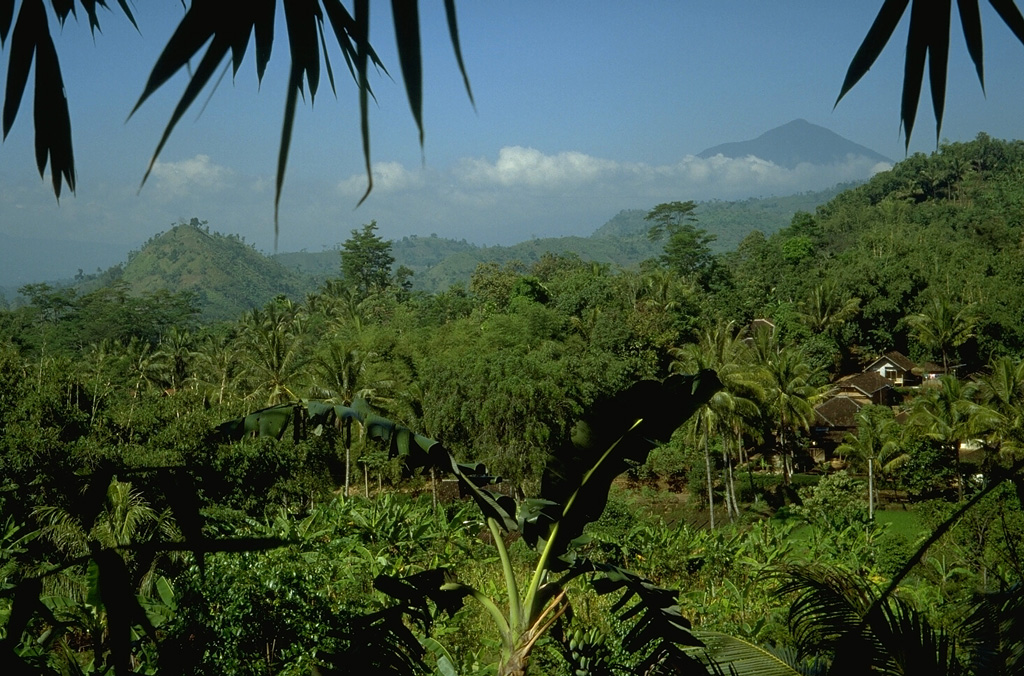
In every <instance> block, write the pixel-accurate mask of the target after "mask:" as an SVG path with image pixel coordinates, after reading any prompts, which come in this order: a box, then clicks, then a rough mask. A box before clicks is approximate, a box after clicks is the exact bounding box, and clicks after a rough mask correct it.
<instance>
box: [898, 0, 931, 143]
mask: <svg viewBox="0 0 1024 676" xmlns="http://www.w3.org/2000/svg"><path fill="white" fill-rule="evenodd" d="M925 4H926V3H925V2H922V1H921V0H918V1H917V2H915V3H914V5H913V6H912V7H911V8H910V32H909V34H908V35H907V55H906V60H905V61H904V66H903V96H902V101H901V103H900V120H901V124H902V126H903V132H904V135H905V137H906V149H907V151H908V152H909V151H910V137H911V136H912V135H913V131H914V119H915V118H916V117H917V103H918V101H919V100H920V98H921V82H922V80H923V79H924V60H925V55H926V54H927V51H928V28H927V24H928V9H927V8H926V7H925Z"/></svg>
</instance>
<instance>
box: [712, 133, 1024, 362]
mask: <svg viewBox="0 0 1024 676" xmlns="http://www.w3.org/2000/svg"><path fill="white" fill-rule="evenodd" d="M1022 179H1024V142H1022V141H1000V140H995V139H991V138H989V137H988V136H987V135H985V134H980V135H979V136H978V138H977V139H976V140H974V141H971V142H968V143H955V144H949V145H944V146H942V147H941V148H940V149H939V151H938V152H936V153H933V154H932V155H930V156H925V155H923V154H920V153H919V154H916V155H913V156H912V157H909V158H907V159H906V160H904V161H902V162H900V163H898V164H897V165H896V166H895V167H894V168H893V169H892V170H891V171H886V172H883V173H880V174H877V175H876V176H874V177H873V178H872V179H871V180H870V181H868V182H867V183H866V184H864V185H861V186H859V187H857V188H854V189H852V190H847V191H845V192H843V193H841V194H840V195H838V196H836V197H835V198H834V199H832V200H831V201H829V202H828V203H827V204H825V205H823V206H821V207H820V208H819V209H818V210H817V212H816V213H815V214H814V215H813V216H811V215H809V214H804V215H802V216H801V217H798V218H795V219H794V221H793V223H792V224H790V225H789V226H788V227H786V228H784V229H782V230H781V231H779V232H777V233H776V234H775V235H773V236H770V237H767V238H766V237H764V236H762V235H761V234H760V233H754V234H752V235H750V236H748V237H747V239H745V240H744V241H743V242H742V243H741V244H740V246H739V248H738V250H737V251H736V252H735V253H733V254H730V255H729V256H727V257H726V260H728V261H729V265H728V267H729V285H730V287H731V293H733V294H734V296H735V298H736V299H737V302H739V303H740V304H741V305H742V306H743V309H742V310H735V311H739V312H741V313H742V314H747V315H751V314H754V315H756V314H761V315H762V316H769V315H770V316H772V317H774V318H775V319H776V321H777V324H778V325H779V326H780V327H781V328H782V329H783V331H784V332H786V331H787V330H788V331H790V333H791V335H792V336H793V337H796V338H799V336H800V333H801V331H804V329H801V328H800V324H801V323H806V321H807V318H808V317H811V316H815V317H817V319H816V320H815V321H816V322H817V323H818V324H819V325H821V326H830V324H829V322H830V321H832V320H834V319H835V318H836V316H838V314H841V313H840V308H842V307H843V306H844V305H845V304H846V303H849V302H851V301H856V306H857V312H856V314H855V317H854V318H853V319H851V320H849V321H841V322H840V323H839V324H838V325H835V326H832V328H830V329H829V330H830V331H833V332H834V333H835V335H836V343H835V344H830V345H827V346H825V345H822V346H819V347H821V348H822V349H823V350H826V351H828V350H837V349H841V350H848V349H849V348H850V346H853V349H854V350H856V351H857V352H859V354H860V355H861V356H862V357H864V358H870V357H871V355H876V356H877V355H878V354H880V353H882V352H885V351H887V350H891V349H899V350H905V351H908V353H909V354H910V356H911V357H912V358H914V359H925V358H931V359H936V360H938V359H940V357H941V356H942V355H941V354H940V352H939V349H938V348H937V347H933V349H932V350H931V351H930V352H928V351H927V350H926V348H924V346H923V345H922V344H921V343H920V342H919V341H916V340H915V339H914V335H915V333H919V331H917V332H915V331H913V330H912V324H913V323H914V322H913V321H912V320H911V319H910V318H911V317H913V316H915V315H922V316H924V315H926V316H928V320H927V321H929V322H932V323H933V324H934V326H933V327H932V328H934V329H935V330H936V331H937V332H938V333H939V335H941V336H945V338H943V340H944V341H945V345H944V348H945V350H946V351H947V352H948V353H949V356H950V358H955V359H958V360H959V361H961V362H964V363H965V364H966V365H967V367H968V368H980V367H982V366H983V365H984V364H985V363H986V362H987V361H988V359H989V357H990V356H992V355H994V354H996V355H998V354H1013V353H1020V352H1021V351H1024V293H1021V289H1022V287H1024V180H1022ZM915 321H918V323H920V321H921V320H915ZM854 356H856V355H854Z"/></svg>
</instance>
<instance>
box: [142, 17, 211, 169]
mask: <svg viewBox="0 0 1024 676" xmlns="http://www.w3.org/2000/svg"><path fill="white" fill-rule="evenodd" d="M229 49H231V43H230V40H229V39H227V38H226V37H224V36H221V35H216V36H215V37H214V39H213V42H211V43H210V46H209V47H208V48H207V50H206V53H205V54H204V55H203V58H202V60H201V61H200V62H199V65H198V66H197V67H196V70H195V73H194V74H193V76H192V79H191V80H189V83H188V86H187V87H185V92H184V93H183V94H182V95H181V99H180V100H179V101H178V105H177V106H175V108H174V112H173V113H172V114H171V119H170V121H168V123H167V126H166V127H165V128H164V133H163V136H161V137H160V142H159V143H158V144H157V146H156V150H155V151H153V156H152V157H151V158H150V160H149V167H147V168H146V173H145V175H144V176H143V177H142V184H141V185H145V183H146V179H148V178H149V175H150V173H151V172H152V171H153V166H154V165H155V164H156V160H157V158H158V157H159V156H160V152H161V151H162V150H163V148H164V145H166V144H167V140H168V139H169V138H170V136H171V132H172V131H174V127H175V126H176V125H177V124H178V121H179V120H180V119H181V117H182V116H183V115H184V114H185V111H186V110H188V108H189V106H191V105H192V103H193V102H194V101H195V99H196V97H197V96H198V95H199V92H201V91H202V90H203V87H205V86H206V83H207V82H209V81H210V78H211V77H212V76H213V74H214V73H215V72H216V69H217V66H218V64H220V62H221V61H223V60H224V57H225V56H227V53H228V50H229ZM146 89H147V91H148V90H149V85H148V84H147V86H146ZM146 96H148V94H147V93H146V92H143V98H141V99H139V103H137V104H136V105H135V109H134V110H137V109H138V107H139V105H141V104H142V101H143V100H144V99H145V97H146ZM134 110H133V111H132V112H134ZM141 185H140V188H141Z"/></svg>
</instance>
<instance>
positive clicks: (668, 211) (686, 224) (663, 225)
mask: <svg viewBox="0 0 1024 676" xmlns="http://www.w3.org/2000/svg"><path fill="white" fill-rule="evenodd" d="M696 208H697V204H696V203H695V202H693V201H687V202H664V203H662V204H659V205H657V206H656V207H654V208H653V209H651V210H650V211H648V212H647V215H646V216H644V220H646V221H649V222H651V223H653V225H652V226H651V229H650V230H649V231H648V233H647V235H648V237H649V238H650V239H651V240H652V241H657V240H660V239H661V238H663V237H666V236H667V238H668V239H667V241H666V242H665V253H664V254H662V256H661V262H662V263H663V264H664V265H665V267H667V268H668V269H669V270H672V271H673V272H675V273H676V274H678V275H680V276H681V277H685V278H686V279H689V280H694V281H698V280H701V279H702V277H703V275H704V274H705V273H706V272H707V271H708V269H709V268H710V267H711V263H712V260H713V258H712V255H711V247H710V244H711V243H712V242H714V241H715V236H714V235H709V234H708V233H707V231H706V230H704V229H703V228H698V227H696V226H695V225H694V223H696V221H697V218H696V216H694V215H693V211H694V209H696Z"/></svg>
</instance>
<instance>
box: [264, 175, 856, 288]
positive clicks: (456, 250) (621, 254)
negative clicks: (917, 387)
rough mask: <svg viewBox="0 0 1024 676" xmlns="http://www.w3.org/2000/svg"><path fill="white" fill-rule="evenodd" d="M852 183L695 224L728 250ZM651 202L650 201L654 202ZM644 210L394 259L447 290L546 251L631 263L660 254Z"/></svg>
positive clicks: (727, 210) (316, 268)
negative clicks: (542, 234)
mask: <svg viewBox="0 0 1024 676" xmlns="http://www.w3.org/2000/svg"><path fill="white" fill-rule="evenodd" d="M850 187H852V184H844V185H837V186H835V187H833V188H830V189H828V190H822V191H818V192H806V193H801V194H799V195H789V196H785V197H752V198H750V199H747V200H741V201H737V202H723V201H719V200H715V201H711V202H701V203H700V204H699V205H698V207H697V209H696V211H695V212H694V213H695V215H696V217H697V221H698V225H699V226H700V227H701V228H704V229H705V230H707V231H708V232H709V233H710V234H713V235H714V236H715V238H716V239H715V241H714V242H713V243H712V244H711V249H712V251H714V252H716V253H722V252H726V251H731V250H733V249H735V248H736V246H737V245H738V244H739V243H740V241H742V239H743V238H744V237H745V236H747V234H749V233H750V232H751V231H752V230H759V231H761V232H763V233H765V234H771V233H773V232H775V231H777V230H779V229H781V228H784V227H785V226H787V225H788V224H789V222H790V221H791V220H792V218H793V214H795V213H797V212H798V211H814V209H815V208H816V207H818V206H819V205H821V204H824V203H825V202H827V201H828V200H830V199H832V198H833V197H835V196H836V195H837V194H839V193H840V192H842V191H843V190H845V189H847V188H850ZM651 206H652V207H653V206H654V205H653V204H652V205H651ZM646 215H647V211H646V210H643V209H628V210H623V211H621V212H619V213H618V214H617V215H616V216H614V217H612V218H611V219H610V220H609V221H608V222H607V223H605V224H604V225H602V226H601V227H599V228H598V229H597V230H596V231H595V232H594V233H593V234H592V235H590V236H589V237H547V238H534V239H530V240H527V241H525V242H520V243H519V244H513V245H511V246H490V247H487V246H484V247H481V246H475V245H473V244H470V243H468V242H466V240H461V241H457V240H453V239H447V238H444V237H437V236H436V235H430V236H429V237H419V236H416V235H412V236H409V237H403V238H402V239H399V240H395V241H393V242H392V254H393V255H394V257H395V262H396V265H405V266H406V267H408V268H409V269H411V270H412V271H413V272H414V273H415V274H414V276H413V279H412V281H413V287H414V288H415V289H417V290H421V291H427V292H431V293H433V292H438V291H444V290H445V289H447V288H448V287H450V286H451V285H452V284H456V283H461V284H468V282H469V278H470V276H471V275H472V274H473V271H474V270H476V267H477V265H479V264H481V263H508V262H511V261H520V262H522V263H524V264H526V265H529V264H532V263H535V262H537V261H539V260H540V259H541V257H542V256H543V255H544V254H546V253H553V254H569V253H574V254H577V255H579V257H580V258H582V259H583V260H588V261H596V262H598V263H610V264H612V265H614V266H623V267H629V266H633V265H637V264H638V263H640V262H642V261H645V260H647V259H649V258H653V257H656V256H658V255H660V254H661V252H662V247H663V246H664V243H662V242H651V241H650V240H649V239H648V238H647V231H648V230H649V229H650V227H651V224H650V223H649V222H648V221H645V220H644V216H646ZM274 258H275V259H276V260H278V261H279V262H281V263H282V264H283V265H285V266H286V267H288V268H289V269H291V270H293V271H295V272H297V273H299V274H301V275H304V276H312V277H313V278H314V279H315V280H318V281H323V280H325V279H328V278H331V277H336V276H337V275H338V265H339V258H338V251H337V250H336V249H335V250H329V251H322V252H312V253H311V252H298V253H283V254H277V255H276V256H274Z"/></svg>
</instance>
